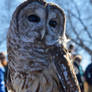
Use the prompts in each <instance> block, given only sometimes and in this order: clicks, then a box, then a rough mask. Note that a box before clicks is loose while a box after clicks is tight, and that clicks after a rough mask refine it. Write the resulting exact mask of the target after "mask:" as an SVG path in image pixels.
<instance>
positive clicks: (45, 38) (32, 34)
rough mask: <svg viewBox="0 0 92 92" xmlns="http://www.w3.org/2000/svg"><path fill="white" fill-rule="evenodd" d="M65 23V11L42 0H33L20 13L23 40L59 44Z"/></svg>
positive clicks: (20, 31) (20, 30)
mask: <svg viewBox="0 0 92 92" xmlns="http://www.w3.org/2000/svg"><path fill="white" fill-rule="evenodd" d="M64 24H65V16H64V13H63V11H62V10H61V9H60V8H59V7H57V6H55V5H52V4H49V3H46V2H44V3H42V1H36V0H35V1H31V2H30V3H29V4H27V5H26V6H25V7H24V8H23V9H22V10H20V13H19V15H18V31H19V33H20V34H21V35H20V39H21V40H22V41H23V42H31V43H34V42H44V44H45V45H47V46H52V45H57V44H58V40H59V38H60V37H63V34H64Z"/></svg>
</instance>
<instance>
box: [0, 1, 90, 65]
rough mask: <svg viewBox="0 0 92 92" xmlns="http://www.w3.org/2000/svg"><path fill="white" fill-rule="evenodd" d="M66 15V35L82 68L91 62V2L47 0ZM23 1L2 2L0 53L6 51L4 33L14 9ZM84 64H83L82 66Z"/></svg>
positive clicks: (0, 10)
mask: <svg viewBox="0 0 92 92" xmlns="http://www.w3.org/2000/svg"><path fill="white" fill-rule="evenodd" d="M47 1H49V2H54V3H56V4H58V5H59V6H60V7H61V8H63V9H64V11H65V13H66V18H67V20H66V23H67V26H66V31H67V32H66V33H67V35H68V36H69V38H70V39H71V41H72V42H73V43H74V44H75V45H76V48H77V52H78V53H80V54H82V56H83V66H84V67H85V64H86V63H90V62H91V61H92V0H47ZM21 2H23V0H3V1H2V3H1V6H0V51H2V50H4V51H6V33H7V31H8V27H9V23H10V19H11V16H12V13H13V11H14V10H15V8H16V7H17V6H18V5H19V4H20V3H21ZM84 62H85V64H84Z"/></svg>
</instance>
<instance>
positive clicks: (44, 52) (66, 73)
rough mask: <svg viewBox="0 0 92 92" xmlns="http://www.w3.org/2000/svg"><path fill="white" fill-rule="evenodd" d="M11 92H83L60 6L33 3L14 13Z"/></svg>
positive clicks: (39, 0) (10, 47) (9, 45)
mask: <svg viewBox="0 0 92 92" xmlns="http://www.w3.org/2000/svg"><path fill="white" fill-rule="evenodd" d="M7 39H8V40H7V48H8V49H7V52H8V89H9V90H12V91H11V92H80V89H79V86H78V83H77V80H76V77H75V74H74V72H73V70H72V68H71V67H72V65H71V64H70V63H69V60H68V58H67V57H68V55H67V51H66V50H65V49H64V45H65V44H66V41H65V15H64V12H63V10H62V9H60V8H59V7H58V6H56V5H53V4H50V3H47V2H45V1H43V0H29V1H25V2H24V3H23V4H21V5H20V6H19V7H18V8H17V9H16V11H15V12H14V14H13V17H12V21H11V24H10V29H9V31H8V35H7Z"/></svg>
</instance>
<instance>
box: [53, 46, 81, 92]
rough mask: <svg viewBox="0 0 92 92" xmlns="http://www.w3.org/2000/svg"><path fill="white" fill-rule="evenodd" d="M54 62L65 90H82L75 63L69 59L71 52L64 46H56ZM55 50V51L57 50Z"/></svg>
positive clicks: (76, 91) (72, 91) (74, 91)
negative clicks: (75, 71) (74, 67)
mask: <svg viewBox="0 0 92 92" xmlns="http://www.w3.org/2000/svg"><path fill="white" fill-rule="evenodd" d="M55 50H56V52H53V53H55V54H54V55H55V56H54V58H53V59H54V60H53V61H54V64H55V66H56V69H57V75H58V78H59V80H60V83H61V87H62V89H63V92H80V88H79V85H78V81H77V78H76V76H75V73H74V70H73V65H72V64H71V62H70V60H69V54H68V52H67V50H66V49H64V48H55ZM55 50H54V51H55Z"/></svg>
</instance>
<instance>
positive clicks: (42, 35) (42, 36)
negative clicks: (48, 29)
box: [41, 30, 45, 40]
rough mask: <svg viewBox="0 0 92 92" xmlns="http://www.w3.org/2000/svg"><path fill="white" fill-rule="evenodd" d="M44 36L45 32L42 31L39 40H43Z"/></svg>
mask: <svg viewBox="0 0 92 92" xmlns="http://www.w3.org/2000/svg"><path fill="white" fill-rule="evenodd" d="M44 36H45V30H42V32H41V40H42V39H43V38H44Z"/></svg>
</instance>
